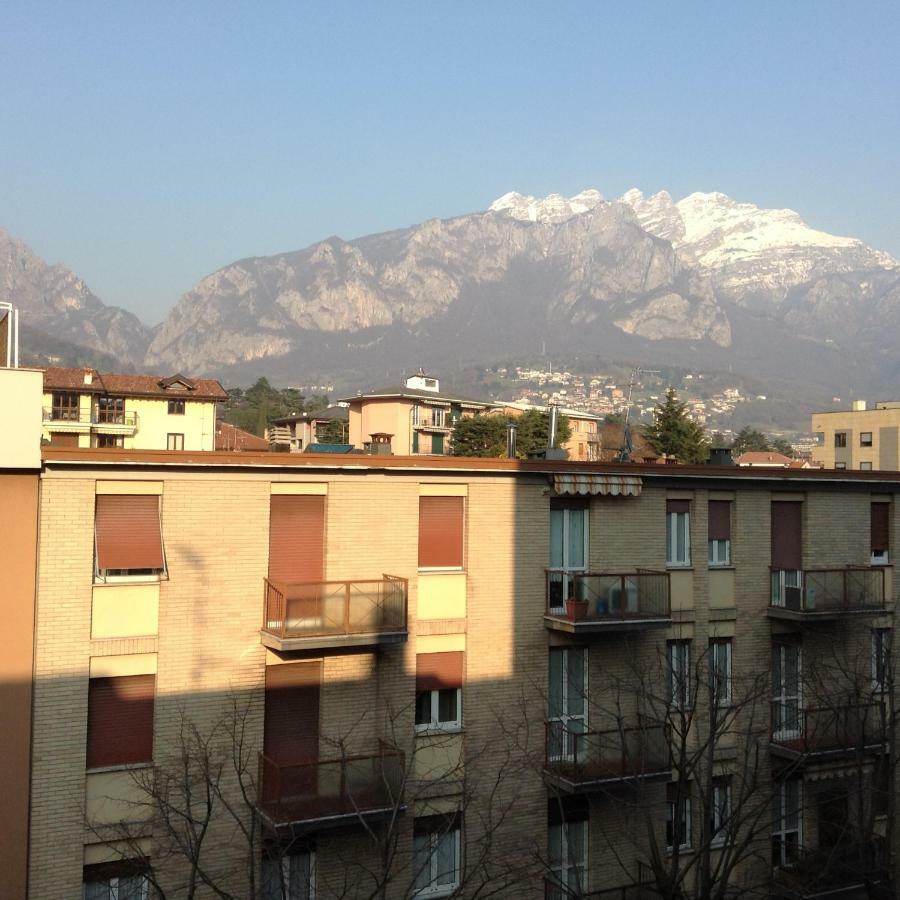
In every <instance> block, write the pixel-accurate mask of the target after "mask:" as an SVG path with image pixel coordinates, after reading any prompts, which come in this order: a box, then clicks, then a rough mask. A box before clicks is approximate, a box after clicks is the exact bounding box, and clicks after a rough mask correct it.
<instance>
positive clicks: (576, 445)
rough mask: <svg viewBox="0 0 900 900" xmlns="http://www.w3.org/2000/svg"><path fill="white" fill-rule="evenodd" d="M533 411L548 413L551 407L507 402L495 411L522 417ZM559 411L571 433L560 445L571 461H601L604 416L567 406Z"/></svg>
mask: <svg viewBox="0 0 900 900" xmlns="http://www.w3.org/2000/svg"><path fill="white" fill-rule="evenodd" d="M531 409H536V410H539V411H540V412H547V411H548V409H549V407H546V406H536V405H534V404H531V403H524V402H520V401H506V402H503V403H499V404H497V406H496V407H495V408H494V411H495V412H498V413H500V414H501V415H509V416H520V415H522V413H524V412H528V410H531ZM558 409H559V414H560V415H562V416H565V417H566V419H567V420H568V423H569V430H570V432H571V434H570V435H569V439H568V440H567V441H564V442H562V443H560V446H561V447H562V449H563V450H565V451H566V452H567V453H568V454H569V459H577V460H584V461H587V462H597V461H598V460H599V459H600V446H601V441H600V427H601V425H602V422H603V416H598V415H595V414H594V413H589V412H584V411H583V410H578V409H571V408H570V407H567V406H560V407H558Z"/></svg>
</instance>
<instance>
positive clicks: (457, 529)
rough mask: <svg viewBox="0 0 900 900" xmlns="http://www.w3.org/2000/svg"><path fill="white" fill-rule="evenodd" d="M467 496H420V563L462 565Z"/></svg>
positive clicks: (433, 566) (437, 566)
mask: <svg viewBox="0 0 900 900" xmlns="http://www.w3.org/2000/svg"><path fill="white" fill-rule="evenodd" d="M463 501H464V498H463V497H419V567H420V568H462V564H463V515H464V503H463Z"/></svg>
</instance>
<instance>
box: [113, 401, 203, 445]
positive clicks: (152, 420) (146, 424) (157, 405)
mask: <svg viewBox="0 0 900 900" xmlns="http://www.w3.org/2000/svg"><path fill="white" fill-rule="evenodd" d="M173 399H179V398H177V397H173ZM125 411H126V412H136V413H137V414H138V427H137V431H136V432H135V433H134V436H133V437H127V436H126V438H125V448H126V449H129V450H165V449H166V447H167V446H168V435H169V434H170V433H172V434H183V435H184V449H185V450H214V449H215V441H216V404H215V403H213V402H205V401H199V400H198V401H193V402H192V401H190V400H187V399H186V400H185V403H184V414H183V415H169V404H168V399H163V400H153V399H150V398H134V399H132V398H128V399H127V400H126V401H125Z"/></svg>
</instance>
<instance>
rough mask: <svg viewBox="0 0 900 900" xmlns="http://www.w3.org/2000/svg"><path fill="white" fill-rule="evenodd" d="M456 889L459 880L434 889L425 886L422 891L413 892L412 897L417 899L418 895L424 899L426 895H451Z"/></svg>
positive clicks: (457, 888)
mask: <svg viewBox="0 0 900 900" xmlns="http://www.w3.org/2000/svg"><path fill="white" fill-rule="evenodd" d="M458 890H459V882H457V883H456V884H454V885H447V887H442V888H436V889H435V890H430V889H428V888H426V889H425V890H423V891H418V892H416V893H415V894H413V897H415V898H417V900H418V898H419V897H421V898H422V900H426V898H428V897H451V896H452V895H453V894H454V893H455V892H456V891H458Z"/></svg>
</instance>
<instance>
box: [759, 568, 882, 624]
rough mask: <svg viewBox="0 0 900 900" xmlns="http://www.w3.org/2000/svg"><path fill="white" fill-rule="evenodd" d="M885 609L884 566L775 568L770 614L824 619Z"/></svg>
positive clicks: (794, 617)
mask: <svg viewBox="0 0 900 900" xmlns="http://www.w3.org/2000/svg"><path fill="white" fill-rule="evenodd" d="M883 610H884V569H882V568H880V567H878V566H873V567H866V566H859V567H853V566H848V567H847V568H844V569H805V570H802V571H801V570H784V569H772V574H771V585H770V599H769V610H768V612H769V616H770V617H772V618H780V619H793V620H803V619H824V618H836V617H839V616H843V615H848V614H860V613H870V614H877V613H880V612H882V611H883Z"/></svg>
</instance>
